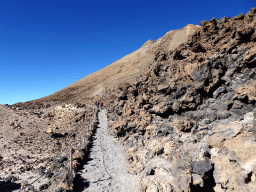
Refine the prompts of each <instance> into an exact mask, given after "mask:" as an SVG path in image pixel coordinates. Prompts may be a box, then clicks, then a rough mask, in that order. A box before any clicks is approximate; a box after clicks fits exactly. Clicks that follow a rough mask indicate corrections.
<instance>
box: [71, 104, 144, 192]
mask: <svg viewBox="0 0 256 192" xmlns="http://www.w3.org/2000/svg"><path fill="white" fill-rule="evenodd" d="M126 164H127V163H126V158H125V153H124V149H123V147H122V146H121V145H119V143H118V142H117V141H116V140H115V139H114V138H113V136H111V135H110V134H109V132H108V130H107V117H106V115H105V110H104V109H102V110H101V111H100V112H99V128H98V129H97V131H96V134H95V136H94V141H93V144H92V148H91V152H90V156H89V157H88V158H87V160H86V162H85V164H84V167H83V169H82V170H81V171H79V172H78V174H79V175H78V177H79V179H78V180H79V181H78V182H77V183H76V192H82V191H83V192H85V191H86V192H89V191H90V192H95V191H96V192H103V191H104V192H108V191H114V192H137V191H139V190H138V188H137V186H138V184H139V177H138V176H136V175H130V174H128V173H127V172H126Z"/></svg>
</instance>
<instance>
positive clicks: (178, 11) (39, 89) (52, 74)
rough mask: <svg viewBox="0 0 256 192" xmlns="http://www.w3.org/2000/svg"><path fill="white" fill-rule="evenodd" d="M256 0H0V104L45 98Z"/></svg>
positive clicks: (240, 10) (246, 8)
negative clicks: (157, 42) (152, 42)
mask: <svg viewBox="0 0 256 192" xmlns="http://www.w3.org/2000/svg"><path fill="white" fill-rule="evenodd" d="M255 6H256V0H214V1H212V0H211V1H210V0H204V1H203V0H194V1H191V0H189V1H185V0H179V1H177V0H175V1H172V0H169V1H162V0H158V1H150V0H148V1H139V0H137V1H134V0H129V1H111V0H109V1H98V0H94V1H86V0H42V1H35V0H0V104H13V103H16V102H24V101H28V100H34V99H38V98H40V97H44V96H47V95H50V94H52V93H54V92H56V91H58V90H60V89H62V88H64V87H66V86H68V85H70V84H72V83H74V82H75V81H77V80H79V79H81V78H83V77H85V76H87V75H89V74H90V73H93V72H95V71H98V70H100V69H102V68H103V67H105V66H107V65H109V64H111V63H113V62H114V61H116V60H118V59H120V58H122V57H123V56H125V55H127V54H129V53H131V52H133V51H135V50H137V49H138V48H139V47H140V46H141V45H143V44H144V43H145V42H146V41H147V40H148V39H151V40H156V39H158V38H160V37H162V36H163V35H165V33H166V32H168V31H170V30H174V29H179V28H183V27H185V26H186V25H187V24H195V25H196V24H198V25H199V21H203V20H210V19H212V18H213V17H216V18H218V19H220V18H221V17H223V16H230V17H233V16H236V15H238V14H240V13H245V14H246V13H247V12H248V11H249V10H250V9H251V8H252V7H255Z"/></svg>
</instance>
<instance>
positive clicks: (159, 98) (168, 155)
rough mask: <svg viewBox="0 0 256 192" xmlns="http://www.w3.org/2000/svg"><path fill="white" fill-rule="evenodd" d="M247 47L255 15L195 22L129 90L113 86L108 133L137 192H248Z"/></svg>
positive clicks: (252, 94)
mask: <svg viewBox="0 0 256 192" xmlns="http://www.w3.org/2000/svg"><path fill="white" fill-rule="evenodd" d="M165 37H166V36H164V37H163V39H164V38H165ZM171 41H172V40H171ZM171 41H170V42H171ZM255 41H256V8H253V9H251V11H249V12H248V13H247V14H246V15H244V14H240V15H238V16H236V17H234V18H227V17H223V18H221V19H220V20H218V19H215V18H213V19H212V20H210V21H203V22H201V27H200V28H197V31H196V32H195V33H194V35H192V36H191V37H189V38H188V39H187V41H186V42H184V43H182V44H180V45H179V46H178V47H176V48H175V49H173V50H168V49H167V50H166V49H159V50H158V52H156V54H155V58H154V60H153V61H152V62H151V63H150V65H149V66H148V69H147V70H146V71H145V73H144V74H142V75H141V76H139V78H138V79H137V81H136V82H134V83H120V84H119V87H118V92H116V93H113V94H112V96H111V98H114V99H112V100H111V102H110V104H109V107H110V108H109V110H108V116H109V122H110V123H109V131H110V132H111V134H113V135H114V136H116V137H117V138H118V139H119V140H120V141H121V142H122V143H123V145H125V146H126V148H127V151H126V152H127V156H128V162H129V166H128V171H129V172H130V173H132V174H139V175H141V176H142V180H141V183H140V189H141V191H147V192H150V191H152V192H153V191H175V192H182V191H192V192H195V191H197V192H198V191H204V192H205V191H218V192H224V191H226V192H231V191H241V192H242V191H243V192H244V191H251V192H253V191H256V155H255V152H254V151H255V149H256V142H255V139H256V110H255V102H256V43H255Z"/></svg>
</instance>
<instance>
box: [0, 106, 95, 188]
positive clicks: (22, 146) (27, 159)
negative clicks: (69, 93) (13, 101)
mask: <svg viewBox="0 0 256 192" xmlns="http://www.w3.org/2000/svg"><path fill="white" fill-rule="evenodd" d="M95 113H96V109H94V108H92V107H90V106H86V105H84V104H79V103H77V104H75V105H71V104H64V105H62V106H60V105H58V106H52V107H48V108H46V109H43V108H42V109H40V110H35V109H30V110H27V109H23V110H21V109H19V108H12V107H10V106H3V105H0V129H1V133H0V170H1V173H0V180H2V181H0V191H19V189H20V188H22V189H24V190H23V191H27V190H29V189H30V191H33V190H37V191H38V190H39V191H43V190H44V191H51V192H52V191H58V190H59V191H61V190H62V189H65V190H69V191H72V188H73V183H72V182H73V178H74V172H72V173H70V171H69V167H70V165H69V160H70V157H69V156H70V149H71V147H72V148H73V149H74V151H73V152H74V153H73V160H74V161H73V168H74V170H75V169H76V168H77V166H78V165H79V160H81V159H82V158H83V156H84V153H83V150H82V149H86V147H87V146H88V145H89V143H90V137H91V135H92V131H93V129H94V128H95V127H93V124H92V123H93V122H95V120H96V116H95ZM91 126H92V127H91ZM37 179H38V180H37ZM13 186H15V187H13Z"/></svg>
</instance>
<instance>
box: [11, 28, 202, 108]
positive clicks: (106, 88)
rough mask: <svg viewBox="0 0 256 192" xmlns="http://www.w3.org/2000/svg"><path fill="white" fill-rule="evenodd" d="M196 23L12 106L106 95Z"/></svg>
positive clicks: (172, 46) (193, 30)
mask: <svg viewBox="0 0 256 192" xmlns="http://www.w3.org/2000/svg"><path fill="white" fill-rule="evenodd" d="M199 28H200V27H199V26H194V25H188V26H186V27H184V28H182V29H179V30H174V31H170V32H168V33H167V34H166V35H165V36H163V37H162V38H160V39H158V40H156V41H151V40H148V41H147V42H146V43H145V44H144V45H143V46H142V47H141V48H140V49H138V50H137V51H135V52H133V53H131V54H129V55H127V56H125V57H123V58H121V59H119V60H117V61H116V62H114V63H113V64H111V65H109V66H107V67H105V68H104V69H102V70H100V71H97V72H95V73H92V74H90V75H88V76H86V77H84V78H83V79H81V80H79V81H77V82H75V83H73V84H71V85H69V86H68V87H66V88H64V89H62V90H60V91H58V92H56V93H54V94H52V95H50V96H48V97H44V98H41V99H37V100H33V101H29V102H25V103H17V104H15V105H14V106H15V107H18V106H19V107H25V108H40V107H45V106H50V105H51V104H54V103H58V104H60V103H63V102H72V103H77V102H88V101H89V100H96V99H102V98H106V96H108V95H110V93H112V92H113V91H115V90H116V89H117V88H118V84H119V83H125V82H129V83H134V82H135V81H136V79H137V77H139V76H140V75H142V74H143V73H144V71H145V69H147V67H148V66H149V65H150V64H151V63H152V61H154V59H155V57H156V55H158V56H159V57H161V53H162V52H169V51H171V50H174V49H175V48H176V47H178V46H179V45H180V44H182V43H185V42H187V40H188V39H189V38H191V36H192V35H194V34H195V33H196V32H197V31H198V29H199Z"/></svg>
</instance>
